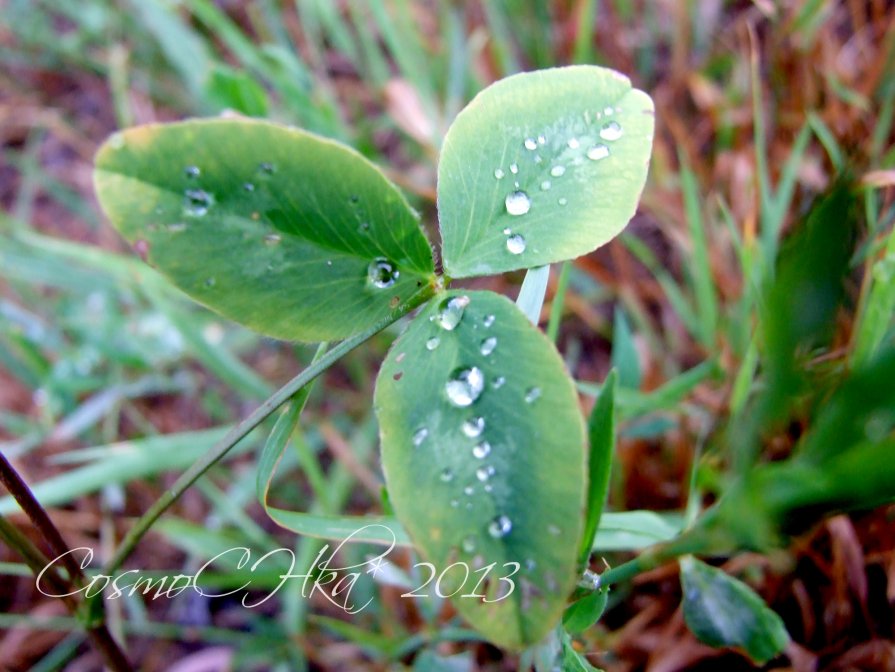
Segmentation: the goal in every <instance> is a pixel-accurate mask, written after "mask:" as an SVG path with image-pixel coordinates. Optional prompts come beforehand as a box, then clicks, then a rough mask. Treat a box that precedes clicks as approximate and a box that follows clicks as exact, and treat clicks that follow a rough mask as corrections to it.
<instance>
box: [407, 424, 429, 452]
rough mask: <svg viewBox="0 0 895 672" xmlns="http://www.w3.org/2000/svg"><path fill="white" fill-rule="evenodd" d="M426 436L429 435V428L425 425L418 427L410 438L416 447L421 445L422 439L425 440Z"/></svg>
mask: <svg viewBox="0 0 895 672" xmlns="http://www.w3.org/2000/svg"><path fill="white" fill-rule="evenodd" d="M427 436H429V430H428V429H426V428H425V427H420V428H419V429H418V430H416V431H415V432H414V433H413V438H412V439H411V440H412V441H413V445H414V446H416V447H419V446H421V445H422V443H423V441H425V440H426V437H427Z"/></svg>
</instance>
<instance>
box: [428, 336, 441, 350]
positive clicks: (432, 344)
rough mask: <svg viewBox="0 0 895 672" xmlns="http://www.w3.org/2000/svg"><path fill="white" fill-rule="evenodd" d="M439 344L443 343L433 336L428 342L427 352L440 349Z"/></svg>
mask: <svg viewBox="0 0 895 672" xmlns="http://www.w3.org/2000/svg"><path fill="white" fill-rule="evenodd" d="M439 343H441V341H440V340H439V339H438V337H437V336H433V337H432V338H430V339H429V340H428V341H426V350H434V349H435V348H437V347H438V344H439Z"/></svg>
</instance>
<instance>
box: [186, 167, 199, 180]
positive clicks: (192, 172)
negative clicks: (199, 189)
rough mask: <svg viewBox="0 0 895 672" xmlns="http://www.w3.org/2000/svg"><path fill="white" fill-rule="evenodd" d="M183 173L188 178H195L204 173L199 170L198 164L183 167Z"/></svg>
mask: <svg viewBox="0 0 895 672" xmlns="http://www.w3.org/2000/svg"><path fill="white" fill-rule="evenodd" d="M183 173H184V175H186V176H187V177H188V178H190V179H193V178H196V177H199V175H201V174H202V171H201V170H199V167H198V166H187V167H186V168H184V169H183Z"/></svg>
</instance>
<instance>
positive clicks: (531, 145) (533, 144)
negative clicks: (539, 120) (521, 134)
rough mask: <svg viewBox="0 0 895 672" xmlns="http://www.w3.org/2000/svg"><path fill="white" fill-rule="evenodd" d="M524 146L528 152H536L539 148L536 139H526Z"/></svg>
mask: <svg viewBox="0 0 895 672" xmlns="http://www.w3.org/2000/svg"><path fill="white" fill-rule="evenodd" d="M523 144H524V145H525V149H528V150H535V149H537V148H538V142H537V140H535V139H534V138H525V142H524V143H523Z"/></svg>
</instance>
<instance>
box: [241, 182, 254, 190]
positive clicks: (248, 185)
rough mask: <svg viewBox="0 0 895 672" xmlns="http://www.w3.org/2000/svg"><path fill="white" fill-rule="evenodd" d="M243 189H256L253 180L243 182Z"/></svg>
mask: <svg viewBox="0 0 895 672" xmlns="http://www.w3.org/2000/svg"><path fill="white" fill-rule="evenodd" d="M242 190H243V191H255V185H254V184H252V183H251V182H243V184H242Z"/></svg>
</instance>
